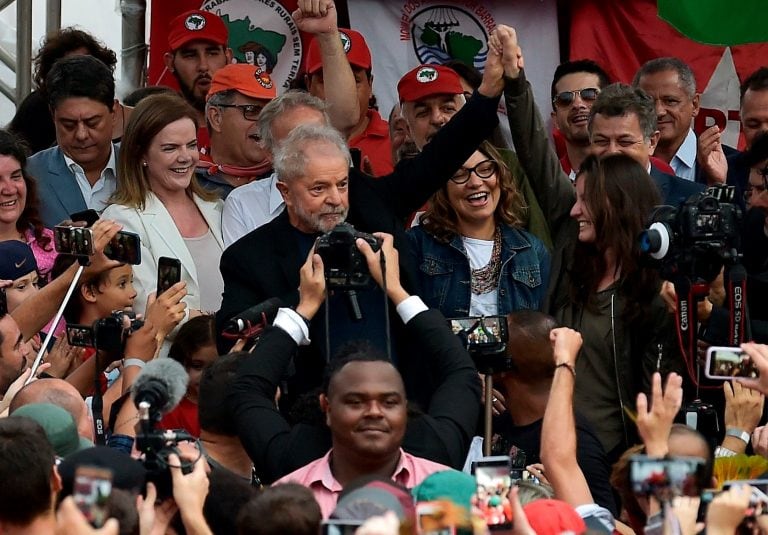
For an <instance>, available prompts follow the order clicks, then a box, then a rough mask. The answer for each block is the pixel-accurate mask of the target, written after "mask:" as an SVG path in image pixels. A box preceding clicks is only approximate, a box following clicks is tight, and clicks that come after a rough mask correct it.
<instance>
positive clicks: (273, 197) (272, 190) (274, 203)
mask: <svg viewBox="0 0 768 535" xmlns="http://www.w3.org/2000/svg"><path fill="white" fill-rule="evenodd" d="M283 204H285V201H284V200H283V195H282V193H280V190H279V189H277V173H276V172H274V173H272V176H270V177H269V213H270V214H274V213H275V212H276V211H277V210H279V209H280V207H281V206H283Z"/></svg>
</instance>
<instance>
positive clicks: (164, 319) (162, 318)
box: [145, 281, 187, 341]
mask: <svg viewBox="0 0 768 535" xmlns="http://www.w3.org/2000/svg"><path fill="white" fill-rule="evenodd" d="M186 295H187V283H186V282H184V281H181V282H177V283H176V284H174V285H173V286H171V287H170V288H169V289H168V290H167V291H165V292H163V293H162V294H161V295H159V296H156V295H155V294H154V293H153V294H150V296H149V299H147V310H146V314H145V317H146V319H147V321H149V322H151V323H152V325H154V326H155V328H156V329H157V337H158V341H162V339H163V338H165V337H166V336H167V335H168V333H169V332H171V331H172V330H173V329H174V328H175V327H176V325H178V324H179V323H180V322H181V321H182V320H183V319H184V316H185V310H186V309H187V304H186V303H185V302H184V301H182V299H184V297H186Z"/></svg>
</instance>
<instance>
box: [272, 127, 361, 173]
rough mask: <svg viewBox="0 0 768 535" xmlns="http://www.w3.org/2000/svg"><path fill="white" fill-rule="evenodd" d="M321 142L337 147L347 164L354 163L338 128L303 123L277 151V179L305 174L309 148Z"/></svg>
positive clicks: (275, 165)
mask: <svg viewBox="0 0 768 535" xmlns="http://www.w3.org/2000/svg"><path fill="white" fill-rule="evenodd" d="M320 143H322V144H324V145H326V146H330V147H331V148H332V149H335V151H337V152H338V155H339V156H341V157H342V158H344V159H345V160H346V161H347V165H350V166H351V165H352V158H351V157H350V155H349V148H347V142H346V141H345V140H344V138H343V137H342V135H341V134H340V133H339V131H338V130H336V129H335V128H333V127H332V126H320V125H316V124H302V125H299V126H297V127H296V128H294V129H293V130H292V131H291V133H290V134H289V135H288V137H287V138H285V141H283V142H282V143H280V145H279V146H278V147H277V149H276V151H275V155H274V158H273V165H274V167H275V172H276V173H277V179H278V180H280V181H281V182H289V181H291V180H293V179H295V178H298V177H300V176H304V174H305V171H306V168H307V148H308V147H309V146H310V145H312V144H320Z"/></svg>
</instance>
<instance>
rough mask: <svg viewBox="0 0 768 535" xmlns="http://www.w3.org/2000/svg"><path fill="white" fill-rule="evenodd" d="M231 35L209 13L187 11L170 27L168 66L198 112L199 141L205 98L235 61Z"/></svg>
mask: <svg viewBox="0 0 768 535" xmlns="http://www.w3.org/2000/svg"><path fill="white" fill-rule="evenodd" d="M228 38H229V32H228V30H227V26H226V24H224V21H223V20H221V18H220V17H218V16H217V15H216V14H214V13H210V12H208V11H200V10H193V11H186V12H184V13H182V14H181V15H178V16H177V17H175V18H174V19H173V20H172V21H171V23H170V25H169V26H168V50H169V52H166V53H165V56H164V57H163V59H164V61H165V67H166V68H167V69H168V70H169V71H170V72H171V73H172V74H173V76H174V77H175V78H176V81H177V82H178V84H179V88H180V90H181V94H182V95H183V96H184V98H185V99H186V100H187V102H189V103H190V104H192V106H193V107H194V108H195V109H196V110H197V111H198V115H199V116H198V127H201V128H200V131H199V132H198V140H200V135H199V134H201V133H203V134H204V135H203V137H204V138H205V139H206V140H207V133H204V130H205V128H204V126H205V96H206V95H207V94H208V90H209V89H210V87H211V80H212V78H213V75H214V74H215V73H216V71H218V70H219V69H221V68H222V67H223V66H224V65H227V64H228V63H231V62H232V50H231V49H229V48H227V39H228Z"/></svg>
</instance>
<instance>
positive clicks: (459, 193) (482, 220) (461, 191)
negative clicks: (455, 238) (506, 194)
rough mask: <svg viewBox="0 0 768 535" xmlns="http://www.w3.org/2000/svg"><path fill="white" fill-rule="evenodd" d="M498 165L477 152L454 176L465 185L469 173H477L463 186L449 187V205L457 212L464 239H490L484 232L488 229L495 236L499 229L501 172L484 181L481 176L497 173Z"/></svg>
mask: <svg viewBox="0 0 768 535" xmlns="http://www.w3.org/2000/svg"><path fill="white" fill-rule="evenodd" d="M494 165H495V162H494V161H493V160H492V159H491V158H489V157H488V156H486V155H485V154H483V153H482V152H480V151H479V150H477V151H475V152H474V153H473V154H472V156H470V157H469V159H468V160H467V161H466V162H465V163H464V165H463V166H462V168H461V170H459V171H458V172H457V173H456V175H454V176H456V177H457V178H458V179H459V181H461V180H464V179H466V178H467V176H466V173H467V171H468V170H469V169H475V171H473V172H471V173H469V179H468V180H467V181H466V182H464V183H463V184H456V183H455V182H454V181H453V180H449V181H448V183H447V186H446V188H447V196H448V202H449V203H450V204H451V207H452V208H453V209H454V210H455V211H456V215H457V217H458V229H459V232H460V233H461V234H462V235H463V236H468V237H476V238H480V239H487V238H488V236H487V234H488V232H483V230H485V231H487V230H488V229H490V235H491V236H492V235H493V230H494V229H495V227H496V224H495V219H494V212H495V211H496V206H498V204H499V197H500V196H501V187H500V185H499V176H498V172H493V173H492V174H491V175H490V176H489V177H488V178H481V177H480V176H478V173H480V175H486V174H488V173H489V172H490V171H491V169H494ZM478 232H479V234H478ZM481 234H482V235H481Z"/></svg>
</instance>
